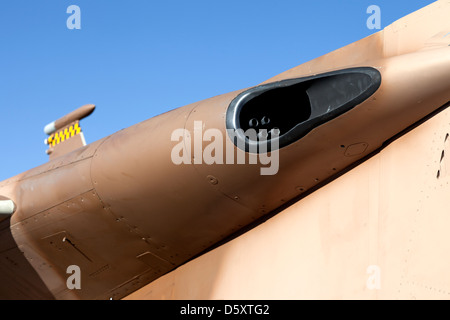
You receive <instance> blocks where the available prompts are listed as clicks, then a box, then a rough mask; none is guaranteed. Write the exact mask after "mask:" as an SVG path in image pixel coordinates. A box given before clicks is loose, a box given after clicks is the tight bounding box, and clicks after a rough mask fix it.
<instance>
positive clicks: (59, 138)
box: [47, 121, 81, 147]
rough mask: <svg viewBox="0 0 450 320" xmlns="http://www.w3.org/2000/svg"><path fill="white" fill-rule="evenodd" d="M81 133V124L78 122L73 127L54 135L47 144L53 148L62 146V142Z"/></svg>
mask: <svg viewBox="0 0 450 320" xmlns="http://www.w3.org/2000/svg"><path fill="white" fill-rule="evenodd" d="M80 133H81V127H80V123H79V122H78V121H77V122H76V123H74V124H73V125H70V126H68V127H65V128H63V129H61V130H59V131H57V132H55V133H53V134H52V135H51V136H50V137H48V139H47V142H48V145H49V146H51V147H54V146H56V145H57V144H60V143H61V142H63V141H65V140H67V139H70V138H72V137H73V136H76V135H77V134H80Z"/></svg>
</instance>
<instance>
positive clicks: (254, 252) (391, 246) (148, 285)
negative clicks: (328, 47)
mask: <svg viewBox="0 0 450 320" xmlns="http://www.w3.org/2000/svg"><path fill="white" fill-rule="evenodd" d="M449 14H450V2H449V1H443V0H441V1H437V2H436V3H434V4H432V5H430V6H428V7H426V8H424V9H423V10H421V11H418V12H417V13H415V14H412V15H410V16H407V17H405V18H404V19H402V20H400V21H398V22H396V23H394V24H393V25H391V26H389V27H387V28H386V29H385V30H383V31H381V32H378V33H376V34H374V35H372V36H370V37H367V38H365V39H362V40H360V41H358V42H356V43H354V44H351V45H349V46H347V47H344V48H342V49H339V50H337V51H335V52H332V53H330V54H328V55H325V56H323V57H320V58H318V59H315V60H313V61H311V62H309V63H306V64H303V65H301V66H299V67H296V68H293V69H291V70H289V71H286V72H285V73H282V74H280V75H278V76H276V77H274V78H272V79H269V80H268V81H266V82H264V83H263V84H262V85H260V86H257V87H255V88H249V89H244V90H239V91H236V92H231V93H228V94H224V95H221V96H217V97H214V98H211V99H207V100H204V101H201V102H198V103H194V104H191V105H188V106H185V107H182V108H179V109H176V110H174V111H171V112H168V113H165V114H163V115H160V116H157V117H155V118H152V119H149V120H146V121H144V122H141V123H139V124H137V125H134V126H132V127H130V128H127V129H124V130H122V131H119V132H118V133H116V134H113V135H111V136H109V137H106V138H104V139H102V140H99V141H97V142H94V143H92V144H90V145H87V146H85V147H81V148H79V149H76V150H75V151H73V152H70V153H67V154H64V155H60V156H59V155H58V157H55V158H54V159H51V161H49V162H48V163H47V164H44V165H42V166H40V167H37V168H35V169H32V170H30V171H28V172H25V173H23V174H21V175H19V176H16V177H14V178H11V179H9V180H6V181H4V182H2V183H0V196H2V197H5V198H7V199H10V200H11V201H13V202H14V203H15V205H16V209H15V212H14V214H12V216H11V217H10V218H7V219H4V220H3V221H2V222H0V257H1V258H2V259H1V260H0V261H1V262H0V277H1V280H2V282H1V283H2V285H0V298H33V299H35V298H57V299H72V298H82V299H108V298H123V297H125V296H127V295H129V294H130V293H133V292H135V291H136V290H138V289H139V288H142V289H141V290H140V291H136V292H135V293H134V294H132V295H131V296H129V298H151V299H161V298H175V299H178V298H180V299H197V298H199V299H204V298H220V299H223V298H224V299H227V298H257V299H259V298H271V299H272V298H274V299H276V298H281V299H283V298H293V299H297V298H399V297H400V298H403V297H404V298H412V297H413V296H414V297H431V296H432V295H431V294H427V293H430V292H438V293H439V294H441V293H443V294H442V295H438V296H439V297H445V294H447V292H448V290H450V289H449V287H448V285H449V284H448V281H449V280H448V279H446V275H445V274H444V270H445V269H446V268H447V266H448V265H449V263H450V260H448V259H446V258H445V256H444V255H443V252H445V250H446V245H445V243H447V242H448V241H446V237H445V236H446V234H445V231H444V229H443V228H444V226H445V225H446V224H445V222H446V221H447V216H446V215H445V207H446V198H445V196H444V195H445V192H446V191H448V190H447V189H448V183H446V179H447V175H446V170H447V169H446V168H445V163H446V162H445V161H446V158H445V144H446V143H447V141H448V135H447V133H448V131H449V130H450V128H447V127H446V124H447V123H448V119H449V114H448V109H447V107H448V105H449V101H450V47H449V45H450V38H449V37H447V35H448V34H449V32H450V22H448V19H447V17H448V16H449ZM283 90H284V91H283ZM283 92H288V93H289V94H290V95H292V99H289V101H288V100H286V101H284V100H283V99H276V98H277V97H278V95H280V93H283ZM297 94H298V95H301V97H302V98H301V99H300V100H299V101H301V102H302V103H303V104H300V105H298V107H299V108H306V109H308V108H310V109H308V110H310V113H304V114H303V113H302V114H301V116H304V117H305V119H303V118H302V119H301V120H298V121H297V122H295V117H290V116H289V112H291V111H292V110H293V108H291V107H290V106H289V108H284V109H283V104H284V103H290V102H291V101H294V100H295V99H296V98H297ZM274 97H275V98H274ZM305 97H307V98H305ZM281 98H282V97H281ZM264 99H274V100H273V101H274V104H273V106H272V105H270V104H269V105H264ZM308 99H309V100H308ZM266 101H267V100H266ZM270 101H272V100H270ZM280 101H283V103H281V102H280ZM308 103H309V104H308ZM328 103H329V105H328ZM259 104H261V105H264V108H263V109H264V112H266V111H267V112H268V113H270V115H271V118H272V119H276V120H279V121H280V122H279V123H280V124H281V125H280V128H285V131H283V130H282V131H281V135H280V137H279V142H280V143H284V144H283V145H281V147H280V148H279V149H277V148H275V149H273V150H272V151H271V152H270V153H268V154H267V156H268V155H271V156H274V155H276V157H273V158H272V160H273V161H272V163H271V165H275V166H276V171H274V172H272V174H267V175H264V174H262V171H261V170H262V168H266V169H267V167H268V165H267V163H262V162H256V163H251V157H252V155H251V153H250V154H249V153H248V152H246V151H245V150H246V149H245V148H242V146H240V145H238V143H233V141H231V140H230V137H229V132H228V131H227V129H230V126H241V127H243V126H244V125H246V121H247V120H248V119H247V116H248V114H247V113H249V114H250V116H251V115H252V114H251V112H253V111H255V110H256V112H257V113H258V112H259V111H258V110H261V109H255V108H256V107H257V106H258V105H259ZM324 104H325V105H324ZM255 105H256V107H255ZM233 106H235V107H236V108H235V109H233V108H232V107H233ZM294 107H295V106H294ZM327 108H328V109H327ZM230 110H231V111H230ZM283 112H285V113H287V114H288V116H283V115H282V113H283ZM280 114H281V115H280ZM296 115H297V114H296ZM272 116H273V117H272ZM308 117H309V118H308ZM250 118H251V117H250ZM293 118H294V125H292V119H293ZM258 119H259V118H258ZM244 120H245V121H244ZM309 120H311V123H310V124H309V123H308V121H309ZM313 120H314V121H313ZM315 120H317V121H315ZM252 121H253V119H251V120H250V123H251V125H253V122H252ZM283 121H285V122H288V124H286V123H285V122H283ZM247 122H248V121H247ZM263 122H265V121H263ZM241 127H235V128H234V129H240V128H241ZM177 130H182V131H181V132H182V135H181V136H179V138H180V139H179V140H176V141H174V140H173V139H172V138H173V134H174V132H176V131H177ZM208 130H209V131H208ZM206 132H209V133H214V134H216V137H218V136H220V137H221V138H223V140H222V141H221V144H217V145H216V144H215V145H214V146H218V145H219V146H221V148H222V149H220V150H222V151H223V153H224V154H228V153H229V152H230V150H231V151H232V152H233V156H232V158H230V160H231V159H233V160H236V158H239V156H243V159H245V160H246V161H245V163H243V164H238V163H236V162H233V161H230V162H232V163H227V162H226V161H223V162H224V163H219V162H220V161H217V162H215V163H213V164H209V163H207V162H208V161H207V160H206V159H205V158H203V159H202V157H205V154H206V153H207V152H206V150H208V148H209V147H210V146H211V145H212V143H211V144H208V142H205V140H206V141H211V140H212V139H209V140H208V139H205V133H206ZM219 133H220V135H219ZM198 134H200V139H198V138H197V135H198ZM216 140H217V139H216ZM250 140H251V139H250ZM199 141H200V148H199V149H198V148H197V147H198V144H197V147H196V142H197V143H198V142H199ZM246 141H247V142H248V140H246ZM271 141H275V138H273V139H272V140H271ZM277 141H278V140H277ZM286 141H287V142H286ZM250 142H251V141H250ZM180 143H181V144H180ZM258 143H259V142H258ZM177 144H178V145H179V146H181V149H180V151H181V152H182V153H183V156H184V158H183V159H184V160H185V162H184V163H176V161H174V153H173V150H174V147H176V145H177ZM258 145H259V144H258ZM214 150H215V155H217V152H218V150H219V148H215V149H214ZM212 154H213V153H210V154H209V155H212ZM256 154H257V155H259V156H261V155H262V154H263V153H261V152H260V153H259V154H258V153H256ZM253 155H255V154H253ZM357 165H359V166H357ZM355 166H356V167H355ZM438 167H439V168H438ZM438 172H439V173H438ZM431 199H433V200H431ZM428 216H432V218H430V220H429V219H428ZM269 217H271V218H270V219H269V220H267V222H265V223H263V224H260V223H261V221H264V219H268V218H269ZM253 226H256V227H255V228H253V229H252V230H251V231H249V232H247V233H245V234H242V233H243V230H248V229H251V227H253ZM230 239H232V240H231V241H229V242H227V243H225V244H224V245H222V246H220V247H217V248H215V249H213V250H212V251H210V250H211V249H212V248H214V246H217V245H218V244H221V243H224V242H226V241H227V240H230ZM208 251H209V252H208ZM73 265H75V266H78V267H79V268H80V270H81V274H82V280H81V284H82V285H81V289H71V288H69V286H68V285H67V281H66V280H67V278H68V274H67V268H68V267H69V266H73ZM429 268H431V269H432V271H429ZM174 269H175V270H174ZM424 288H425V289H427V290H428V291H427V290H423V289H424ZM416 293H417V295H416Z"/></svg>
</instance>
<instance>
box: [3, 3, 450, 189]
mask: <svg viewBox="0 0 450 320" xmlns="http://www.w3.org/2000/svg"><path fill="white" fill-rule="evenodd" d="M432 2H434V1H433V0H371V1H366V0H315V1H304V0H280V1H274V0H272V1H265V0H250V1H249V0H239V1H238V0H226V1H225V0H223V1H217V0H202V1H196V0H192V1H186V0H172V1H153V0H129V1H124V0H122V1H117V0H45V1H44V0H3V1H2V2H1V4H0V41H1V42H0V43H1V44H0V132H1V137H2V143H1V145H2V148H1V150H2V156H1V158H0V181H1V180H4V179H6V178H9V177H12V176H14V175H16V174H19V173H21V172H23V171H26V170H28V169H31V168H33V167H35V166H38V165H40V164H43V163H45V162H46V161H47V155H46V154H45V149H46V146H45V145H44V143H43V141H44V139H45V138H46V135H45V134H44V133H43V127H44V125H45V124H47V123H49V122H51V121H53V120H56V119H57V118H59V117H61V116H63V115H64V114H66V113H68V112H70V111H72V110H73V109H75V108H77V107H79V106H82V105H84V104H87V103H94V104H96V105H97V109H96V111H95V112H94V114H93V115H91V116H90V117H89V118H87V119H85V120H83V121H82V122H81V125H82V128H83V131H84V133H85V136H86V140H87V142H88V143H90V142H93V141H95V140H98V139H101V138H103V137H105V136H107V135H110V134H112V133H114V132H116V131H118V130H120V129H122V128H125V127H128V126H131V125H133V124H135V123H138V122H140V121H143V120H146V119H148V118H151V117H153V116H155V115H158V114H160V113H163V112H166V111H168V110H171V109H175V108H177V107H181V106H184V105H186V104H189V103H192V102H195V101H199V100H203V99H206V98H209V97H212V96H215V95H218V94H222V93H227V92H230V91H234V90H238V89H242V88H246V87H250V86H254V85H257V84H258V83H261V82H263V81H264V80H266V79H268V78H271V77H272V76H275V75H277V74H279V73H281V72H283V71H286V70H288V69H290V68H292V67H294V66H297V65H299V64H301V63H304V62H307V61H309V60H312V59H314V58H316V57H319V56H321V55H323V54H325V53H328V52H330V51H333V50H335V49H338V48H340V47H342V46H345V45H347V44H349V43H352V42H354V41H357V40H359V39H361V38H363V37H365V36H368V35H370V34H372V33H374V32H376V31H377V30H369V29H368V28H367V27H366V21H367V19H368V17H369V14H367V13H366V10H367V8H368V7H369V5H372V4H375V5H378V6H379V7H380V8H381V18H382V21H381V22H382V26H381V27H382V28H384V27H386V26H387V25H389V24H390V23H392V22H393V21H395V20H397V19H399V18H401V17H403V16H405V15H407V14H409V13H411V12H413V11H416V10H418V9H420V8H421V7H424V6H426V5H428V4H430V3H432ZM70 5H77V6H79V7H80V9H81V30H69V29H68V28H67V26H66V20H67V19H68V18H69V16H70V14H68V13H66V10H67V8H68V7H69V6H70ZM449 18H450V17H449Z"/></svg>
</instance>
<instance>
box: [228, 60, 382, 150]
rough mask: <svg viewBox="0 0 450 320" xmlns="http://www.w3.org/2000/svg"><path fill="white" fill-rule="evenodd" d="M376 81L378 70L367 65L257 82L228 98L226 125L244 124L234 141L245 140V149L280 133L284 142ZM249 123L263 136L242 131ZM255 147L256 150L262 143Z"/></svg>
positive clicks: (365, 94)
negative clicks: (287, 78) (231, 99)
mask: <svg viewBox="0 0 450 320" xmlns="http://www.w3.org/2000/svg"><path fill="white" fill-rule="evenodd" d="M380 85H381V74H380V72H379V71H378V70H376V69H374V68H370V67H361V68H352V69H344V70H339V71H334V72H329V73H324V74H321V75H316V76H311V77H305V78H297V79H289V80H283V81H279V82H274V83H269V84H265V85H261V86H258V87H255V88H252V89H250V90H247V91H245V92H242V93H241V94H239V95H238V96H237V97H236V98H235V99H234V100H233V101H232V102H231V104H230V106H229V107H228V110H227V119H226V121H227V129H233V130H238V129H242V130H238V131H236V134H235V136H236V139H234V143H235V145H236V146H243V145H245V150H246V151H249V150H256V149H252V148H250V147H251V146H253V147H255V144H257V145H258V144H261V143H267V146H266V147H265V148H270V140H271V139H278V140H279V141H278V143H279V148H282V147H285V146H287V145H289V144H291V143H293V142H295V141H297V140H299V139H301V138H303V137H304V136H305V135H306V134H308V132H310V131H311V130H313V129H314V128H316V127H318V126H320V125H322V124H324V123H326V122H328V121H330V120H332V119H334V118H336V117H338V116H340V115H342V114H343V113H345V112H347V111H349V110H351V109H353V108H354V107H355V106H357V105H358V104H360V103H362V102H363V101H364V100H366V99H367V98H369V97H370V96H371V95H372V94H374V93H375V91H376V90H377V89H378V88H379V87H380ZM249 129H255V130H256V132H267V134H265V135H264V138H265V140H263V141H261V139H260V138H261V136H260V135H259V136H257V137H256V139H255V136H254V135H246V134H245V132H248V130H249ZM274 130H275V131H274ZM242 131H243V132H244V133H242ZM239 140H241V141H239ZM242 140H244V141H242ZM257 147H258V149H257V150H259V149H260V148H259V147H260V145H258V146H257ZM265 148H264V149H263V150H266V149H265Z"/></svg>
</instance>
